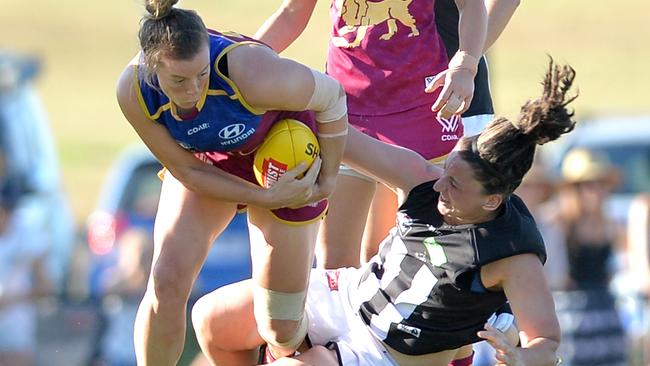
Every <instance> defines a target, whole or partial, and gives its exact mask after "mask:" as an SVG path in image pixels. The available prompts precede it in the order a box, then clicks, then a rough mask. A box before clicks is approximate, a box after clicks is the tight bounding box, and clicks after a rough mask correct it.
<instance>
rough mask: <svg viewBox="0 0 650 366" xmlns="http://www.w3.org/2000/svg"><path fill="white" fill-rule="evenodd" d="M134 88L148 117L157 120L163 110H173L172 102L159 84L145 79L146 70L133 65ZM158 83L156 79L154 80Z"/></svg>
mask: <svg viewBox="0 0 650 366" xmlns="http://www.w3.org/2000/svg"><path fill="white" fill-rule="evenodd" d="M132 67H133V88H134V89H135V95H136V97H137V98H138V103H139V104H140V108H142V111H143V112H144V114H145V116H147V118H149V119H152V120H154V121H157V120H158V119H159V118H160V116H161V115H162V113H163V112H165V111H168V110H171V108H172V103H171V101H170V100H169V98H167V96H166V95H165V94H164V93H163V92H162V91H161V90H160V89H159V87H158V86H157V85H149V84H147V82H146V81H145V80H144V76H143V73H144V70H143V69H142V68H141V67H140V65H133V66H132ZM154 83H156V81H154Z"/></svg>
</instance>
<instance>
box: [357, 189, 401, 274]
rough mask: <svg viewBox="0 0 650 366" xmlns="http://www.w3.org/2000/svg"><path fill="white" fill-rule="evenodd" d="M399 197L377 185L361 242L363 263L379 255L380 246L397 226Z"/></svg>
mask: <svg viewBox="0 0 650 366" xmlns="http://www.w3.org/2000/svg"><path fill="white" fill-rule="evenodd" d="M396 212H397V195H396V194H395V192H393V191H392V190H390V189H389V188H388V187H386V186H385V185H383V184H378V185H377V192H375V198H374V199H373V200H372V204H371V205H370V212H369V214H368V219H367V221H366V229H365V231H364V233H363V241H362V242H361V262H362V263H366V262H368V260H370V258H372V257H373V256H374V255H375V254H377V252H378V249H379V244H381V241H382V240H384V238H386V235H388V231H389V230H390V229H391V228H393V227H394V226H395V217H396Z"/></svg>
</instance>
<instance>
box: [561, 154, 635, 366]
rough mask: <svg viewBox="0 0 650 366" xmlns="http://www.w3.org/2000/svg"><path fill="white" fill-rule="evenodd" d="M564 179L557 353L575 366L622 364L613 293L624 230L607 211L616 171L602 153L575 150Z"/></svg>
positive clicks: (620, 333) (623, 353) (619, 324)
mask: <svg viewBox="0 0 650 366" xmlns="http://www.w3.org/2000/svg"><path fill="white" fill-rule="evenodd" d="M562 178H563V180H564V182H563V183H564V185H563V186H562V187H561V188H560V208H559V220H558V224H559V227H560V228H561V229H562V231H563V233H564V238H565V243H566V252H567V260H568V273H567V278H566V281H565V287H564V288H563V289H562V291H561V292H557V293H556V296H555V299H556V304H557V311H558V318H559V319H560V327H561V329H562V339H563V342H562V345H561V347H560V351H559V353H560V355H561V356H562V358H563V359H564V360H566V362H567V363H568V364H570V365H572V366H601V365H602V366H624V365H626V364H627V363H626V357H627V349H628V344H627V340H626V337H625V334H624V331H623V325H622V322H621V320H620V318H619V314H618V312H617V309H616V303H615V298H614V295H613V294H612V292H611V291H610V280H611V278H612V276H613V274H614V271H616V270H618V269H617V268H616V266H615V255H616V254H618V253H619V251H621V250H623V249H624V247H625V239H624V231H623V230H622V228H621V227H620V226H619V225H618V224H617V223H615V222H614V221H613V220H611V219H610V218H609V217H608V216H607V213H606V211H605V207H604V204H605V202H606V200H607V198H608V196H609V194H610V192H611V191H612V189H613V188H614V187H615V186H616V184H618V183H617V182H618V171H617V170H616V169H615V168H614V167H613V166H612V165H611V163H610V162H609V161H608V160H607V158H606V157H605V156H604V155H601V154H599V153H597V152H595V151H590V150H587V149H582V148H575V149H573V150H571V151H569V152H568V153H567V155H566V156H565V158H564V160H563V161H562Z"/></svg>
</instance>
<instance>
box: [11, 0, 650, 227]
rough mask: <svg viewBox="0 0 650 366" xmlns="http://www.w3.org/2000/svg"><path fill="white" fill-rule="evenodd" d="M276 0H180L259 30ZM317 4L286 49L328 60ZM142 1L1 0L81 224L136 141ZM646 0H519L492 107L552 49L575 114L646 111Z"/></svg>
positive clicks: (314, 61) (233, 24)
mask: <svg viewBox="0 0 650 366" xmlns="http://www.w3.org/2000/svg"><path fill="white" fill-rule="evenodd" d="M280 3H281V0H236V1H198V0H184V1H183V6H185V7H188V8H195V9H197V10H198V11H199V13H200V14H201V15H202V16H203V18H204V20H205V21H206V24H207V25H208V26H210V27H213V28H216V29H220V30H234V31H238V32H240V33H244V34H252V33H253V32H254V31H255V30H256V29H257V27H258V26H259V25H260V24H261V23H262V22H263V20H264V19H265V18H266V16H267V15H268V14H270V13H271V12H272V11H273V10H274V9H275V8H276V7H277V6H278V5H279V4H280ZM327 11H328V2H327V1H324V0H322V1H320V3H319V5H318V8H317V11H316V14H315V15H314V17H313V18H312V19H313V20H312V22H311V23H310V25H309V27H308V29H307V30H306V32H305V33H304V34H303V36H302V37H301V38H300V39H299V40H298V41H297V43H295V44H294V45H293V46H292V47H291V48H290V49H289V50H287V52H286V56H287V57H291V58H294V59H297V60H299V61H301V62H304V63H306V64H308V65H310V66H312V67H314V68H318V69H322V66H323V65H324V59H325V50H326V42H327V36H328V31H329V26H328V16H327ZM141 14H142V6H141V2H140V1H137V0H129V1H104V2H98V1H82V0H66V1H55V0H40V1H37V2H28V1H24V0H3V4H2V12H0V47H2V48H8V49H13V50H19V51H25V52H29V53H35V54H38V55H40V56H41V57H42V58H43V60H44V64H45V70H44V73H43V75H42V77H41V78H40V80H39V81H38V87H39V90H40V92H41V95H42V97H43V99H44V102H45V105H46V107H47V109H48V112H49V116H50V119H51V122H52V126H53V131H54V134H55V137H56V141H57V143H58V148H59V154H60V158H61V165H62V169H63V178H64V184H65V187H66V189H67V191H68V192H69V193H70V197H71V200H72V205H73V209H74V211H75V214H76V217H77V219H78V220H79V221H82V220H84V218H85V216H86V215H87V214H88V213H89V211H90V210H91V209H92V207H93V205H94V203H95V200H96V196H97V193H98V191H99V188H100V185H101V182H102V180H103V178H104V176H105V174H106V169H107V168H108V166H109V164H110V163H111V161H112V160H113V158H114V157H115V156H116V154H117V153H118V151H119V150H120V149H121V148H122V147H124V146H126V145H128V144H130V143H133V142H135V141H137V140H138V138H137V136H136V135H135V133H134V132H133V131H132V130H131V128H130V127H129V125H128V123H127V122H126V121H125V120H124V118H123V117H122V115H121V113H120V111H119V109H118V107H117V104H116V102H115V97H114V93H115V91H114V89H115V81H116V79H117V76H118V74H119V73H120V72H121V70H122V68H123V66H124V65H125V63H126V62H127V61H128V60H129V59H130V58H131V57H132V56H133V55H134V54H135V52H136V51H137V42H136V32H137V27H138V20H139V18H140V15H141ZM649 23H650V3H648V2H647V1H646V0H629V1H626V2H625V6H622V5H616V6H615V5H614V4H613V3H612V2H607V1H593V0H571V1H567V0H544V1H541V0H534V1H527V0H524V1H523V2H522V4H521V6H520V8H519V10H518V11H517V13H516V14H515V17H514V18H513V20H512V22H511V23H510V25H509V28H508V29H507V30H506V32H505V33H504V35H503V36H502V37H501V39H500V40H499V41H498V43H497V45H496V46H495V47H494V48H493V49H492V50H491V51H490V56H491V68H492V90H493V93H494V97H495V102H496V106H497V113H498V114H501V115H506V116H509V117H514V116H516V114H517V112H518V106H519V105H520V104H521V103H522V102H523V101H525V100H526V99H527V98H529V97H534V96H536V95H537V94H538V93H539V81H540V78H541V76H542V75H543V73H544V67H545V64H546V56H545V55H546V54H550V55H553V56H554V57H555V58H556V59H557V60H558V61H562V62H569V63H571V64H572V65H573V66H574V67H575V69H576V70H577V71H578V79H577V83H578V84H579V87H580V93H581V97H580V98H579V99H578V101H577V102H576V104H575V107H576V111H577V115H578V117H585V116H589V115H595V114H602V113H608V114H609V113H647V112H649V111H650V102H649V101H648V94H647V92H646V86H647V85H650V72H648V70H647V69H648V66H647V64H648V62H649V61H650V47H649V46H648V45H650V24H649Z"/></svg>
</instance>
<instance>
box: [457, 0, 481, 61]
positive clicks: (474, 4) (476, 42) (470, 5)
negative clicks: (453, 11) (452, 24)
mask: <svg viewBox="0 0 650 366" xmlns="http://www.w3.org/2000/svg"><path fill="white" fill-rule="evenodd" d="M456 3H457V5H458V13H459V21H458V51H459V52H466V53H467V54H469V55H471V56H473V57H475V58H477V59H478V58H480V57H481V55H483V49H484V46H485V40H486V33H487V12H486V9H485V4H484V3H483V2H482V1H477V0H462V1H457V2H456Z"/></svg>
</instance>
